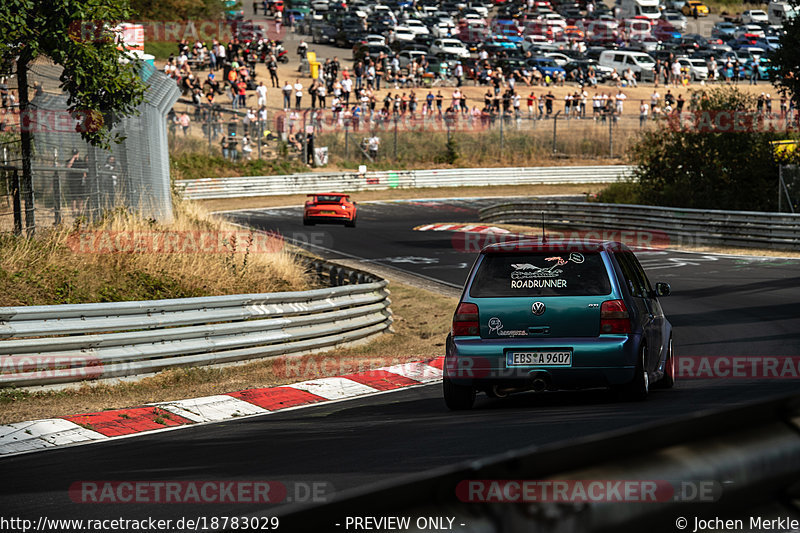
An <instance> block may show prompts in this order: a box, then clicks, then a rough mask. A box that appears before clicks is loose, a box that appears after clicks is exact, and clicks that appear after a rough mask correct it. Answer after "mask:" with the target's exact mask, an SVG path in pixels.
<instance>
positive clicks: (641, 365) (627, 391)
mask: <svg viewBox="0 0 800 533" xmlns="http://www.w3.org/2000/svg"><path fill="white" fill-rule="evenodd" d="M645 361H647V346H645V345H644V344H642V346H641V348H639V357H638V358H637V361H636V371H635V373H634V375H633V379H632V380H631V382H630V383H627V384H625V385H623V386H622V387H620V389H619V392H620V394H621V396H622V398H623V399H625V400H630V401H641V400H644V399H646V398H647V395H648V393H649V392H650V376H649V374H648V373H647V367H646V365H645Z"/></svg>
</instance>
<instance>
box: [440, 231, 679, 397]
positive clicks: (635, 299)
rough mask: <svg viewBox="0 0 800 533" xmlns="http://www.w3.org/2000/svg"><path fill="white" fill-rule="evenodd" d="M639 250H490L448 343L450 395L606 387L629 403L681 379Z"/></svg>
mask: <svg viewBox="0 0 800 533" xmlns="http://www.w3.org/2000/svg"><path fill="white" fill-rule="evenodd" d="M669 293H670V287H669V285H668V284H667V283H656V284H655V287H652V286H651V285H650V281H649V280H648V279H647V275H646V274H645V272H644V269H643V268H642V266H641V265H640V264H639V261H638V260H637V258H636V256H635V255H634V253H633V252H632V251H631V250H630V249H629V248H628V247H626V246H625V245H624V244H621V243H618V242H588V243H587V242H581V243H580V244H577V245H576V243H574V242H562V241H549V242H544V243H542V242H540V241H537V240H522V241H516V242H511V243H498V244H493V245H490V246H487V247H486V248H484V249H483V250H482V251H481V252H480V254H479V255H478V258H477V260H476V261H475V264H474V265H473V266H472V270H471V271H470V274H469V276H468V277H467V282H466V285H465V287H464V292H463V294H462V296H461V300H460V301H459V303H458V307H457V309H456V312H455V316H454V317H453V325H452V328H451V330H450V334H449V335H448V337H447V343H446V346H447V354H446V358H445V365H444V379H443V389H444V399H445V402H446V404H447V406H448V407H449V408H450V409H470V408H471V407H472V406H473V404H474V402H475V396H476V393H477V392H484V393H486V394H487V395H489V396H491V397H496V398H502V397H505V396H508V395H509V394H512V393H515V392H522V391H545V390H558V389H581V388H596V387H609V388H613V389H616V390H618V391H619V392H621V393H622V394H623V395H624V396H626V397H628V398H631V399H644V398H646V397H647V395H648V392H649V390H650V387H651V385H653V386H654V387H663V388H669V387H672V386H673V385H674V383H675V368H674V364H675V357H674V354H673V350H672V325H671V324H670V323H669V321H668V320H667V318H666V317H665V316H664V312H663V310H662V308H661V304H660V301H659V300H660V298H662V297H665V296H668V295H669Z"/></svg>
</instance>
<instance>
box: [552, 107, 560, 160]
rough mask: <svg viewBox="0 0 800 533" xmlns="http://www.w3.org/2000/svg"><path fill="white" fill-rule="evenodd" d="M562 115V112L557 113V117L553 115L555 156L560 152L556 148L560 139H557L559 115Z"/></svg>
mask: <svg viewBox="0 0 800 533" xmlns="http://www.w3.org/2000/svg"><path fill="white" fill-rule="evenodd" d="M560 114H561V111H556V114H555V115H553V153H554V154H555V153H556V152H558V148H556V140H557V139H558V137H557V132H558V115H560Z"/></svg>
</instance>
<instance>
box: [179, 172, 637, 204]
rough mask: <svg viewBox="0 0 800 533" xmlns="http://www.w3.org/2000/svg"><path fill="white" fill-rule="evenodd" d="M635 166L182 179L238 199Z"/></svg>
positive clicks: (565, 175)
mask: <svg viewBox="0 0 800 533" xmlns="http://www.w3.org/2000/svg"><path fill="white" fill-rule="evenodd" d="M631 172H632V167H629V166H623V165H609V166H597V167H527V168H525V167H520V168H451V169H435V170H406V171H400V170H396V171H394V170H392V171H382V172H366V173H363V174H360V173H357V172H335V173H318V172H312V173H306V174H292V175H285V176H251V177H241V178H208V179H197V180H178V181H177V182H176V185H177V187H178V190H179V191H180V192H181V194H182V195H183V197H184V198H187V199H192V200H200V199H210V198H239V197H247V196H270V195H278V194H286V192H287V191H297V192H302V193H315V192H326V191H329V190H336V191H341V192H353V191H365V190H384V189H393V188H411V187H471V186H489V185H535V184H562V183H578V184H581V183H612V182H616V181H620V180H622V179H625V178H626V177H627V176H629V175H630V173H631Z"/></svg>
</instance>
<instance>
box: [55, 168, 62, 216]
mask: <svg viewBox="0 0 800 533" xmlns="http://www.w3.org/2000/svg"><path fill="white" fill-rule="evenodd" d="M53 218H54V220H53V225H54V226H60V225H61V180H60V179H59V177H58V171H56V172H54V173H53Z"/></svg>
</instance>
